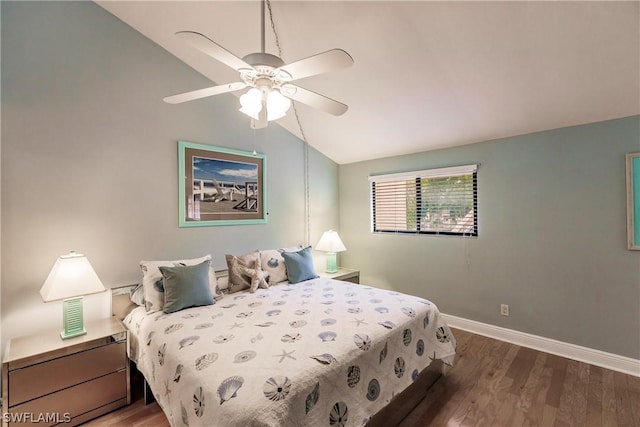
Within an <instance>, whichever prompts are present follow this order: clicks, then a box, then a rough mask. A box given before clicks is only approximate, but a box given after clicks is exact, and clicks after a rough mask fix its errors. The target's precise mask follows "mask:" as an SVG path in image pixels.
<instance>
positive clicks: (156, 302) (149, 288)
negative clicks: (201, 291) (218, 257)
mask: <svg viewBox="0 0 640 427" xmlns="http://www.w3.org/2000/svg"><path fill="white" fill-rule="evenodd" d="M205 261H208V262H209V287H210V289H211V294H212V295H213V296H214V298H215V299H220V298H222V293H221V292H220V290H219V289H218V283H217V280H216V273H215V271H214V269H213V266H212V265H211V255H205V256H203V257H200V258H193V259H181V260H172V261H140V269H141V270H142V287H143V289H144V303H145V309H146V310H147V312H149V313H153V312H156V311H162V309H163V307H164V286H163V284H162V273H161V272H160V268H159V267H176V266H180V265H196V264H201V263H203V262H205Z"/></svg>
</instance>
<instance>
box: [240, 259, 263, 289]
mask: <svg viewBox="0 0 640 427" xmlns="http://www.w3.org/2000/svg"><path fill="white" fill-rule="evenodd" d="M233 268H234V270H236V271H237V272H239V273H240V274H242V275H243V276H248V277H250V278H251V285H250V286H249V292H251V293H254V292H255V291H256V289H258V288H262V289H268V288H269V284H268V283H267V279H268V278H269V273H267V272H266V271H264V270H258V269H255V268H248V267H245V266H243V265H239V264H238V262H237V259H236V261H234V266H233Z"/></svg>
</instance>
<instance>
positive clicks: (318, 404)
mask: <svg viewBox="0 0 640 427" xmlns="http://www.w3.org/2000/svg"><path fill="white" fill-rule="evenodd" d="M125 325H127V326H128V327H129V329H130V330H131V333H132V335H135V336H136V337H137V342H138V345H137V349H136V348H135V347H136V346H132V354H131V357H132V359H134V360H136V361H137V365H138V369H139V370H140V371H141V372H142V373H143V374H144V376H145V377H146V379H147V381H148V382H149V385H150V387H151V389H152V391H153V394H154V396H155V398H156V400H157V401H158V403H159V404H160V406H161V407H162V409H163V410H164V412H165V413H166V415H167V418H168V419H169V422H170V423H171V425H172V426H183V425H188V426H207V427H213V426H216V427H217V426H220V427H224V426H242V427H245V426H273V427H276V426H277V427H280V426H296V427H301V426H314V427H316V426H317V427H319V426H336V427H341V426H361V425H365V424H366V423H367V421H368V420H369V418H370V417H371V416H372V415H373V414H375V413H376V412H378V411H379V410H380V409H381V408H382V407H384V406H385V405H386V404H387V403H389V402H390V401H391V399H392V398H393V397H394V396H395V395H396V394H398V393H399V392H401V391H402V390H403V389H405V388H406V387H407V386H409V385H410V384H411V383H412V381H414V380H415V378H416V377H417V375H418V373H419V372H421V371H422V370H423V369H424V368H426V367H427V366H428V365H429V364H430V363H431V361H432V360H434V359H440V360H442V361H443V362H445V363H446V364H451V363H452V362H453V357H454V353H455V339H454V337H453V336H452V334H451V332H450V330H449V328H448V327H447V325H446V324H445V323H444V322H443V320H442V318H441V316H440V313H439V311H438V309H437V307H436V306H435V305H434V304H433V303H431V302H429V301H427V300H425V299H422V298H418V297H414V296H410V295H405V294H401V293H397V292H392V291H387V290H381V289H376V288H372V287H368V286H362V285H357V284H352V283H347V282H340V281H336V280H331V279H325V278H319V279H314V280H309V281H306V282H302V283H298V284H295V285H277V286H273V287H271V288H269V289H259V290H258V291H256V292H255V293H253V294H251V293H248V292H241V293H235V294H230V295H226V296H225V297H224V298H223V299H222V300H220V301H217V302H216V303H215V304H214V305H212V306H206V307H197V308H190V309H186V310H182V311H179V312H176V313H172V314H163V313H151V314H147V313H146V312H145V310H144V308H143V307H139V308H137V309H135V310H134V311H132V312H131V313H130V314H129V316H127V318H126V319H125ZM134 341H136V339H134Z"/></svg>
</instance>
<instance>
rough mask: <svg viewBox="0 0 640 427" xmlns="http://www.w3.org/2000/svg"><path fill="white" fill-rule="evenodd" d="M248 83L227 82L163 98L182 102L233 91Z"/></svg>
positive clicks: (173, 101)
mask: <svg viewBox="0 0 640 427" xmlns="http://www.w3.org/2000/svg"><path fill="white" fill-rule="evenodd" d="M245 87H247V85H246V84H245V83H243V82H235V83H227V84H224V85H219V86H212V87H207V88H204V89H198V90H194V91H191V92H185V93H180V94H178V95H172V96H167V97H165V98H163V99H162V100H163V101H164V102H167V103H169V104H180V103H183V102H187V101H193V100H195V99H200V98H206V97H207V96H213V95H219V94H221V93H227V92H233V91H235V90H240V89H244V88H245Z"/></svg>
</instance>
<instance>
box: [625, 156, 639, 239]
mask: <svg viewBox="0 0 640 427" xmlns="http://www.w3.org/2000/svg"><path fill="white" fill-rule="evenodd" d="M626 157H627V247H628V248H629V250H635V251H640V153H628V154H627V156H626Z"/></svg>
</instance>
